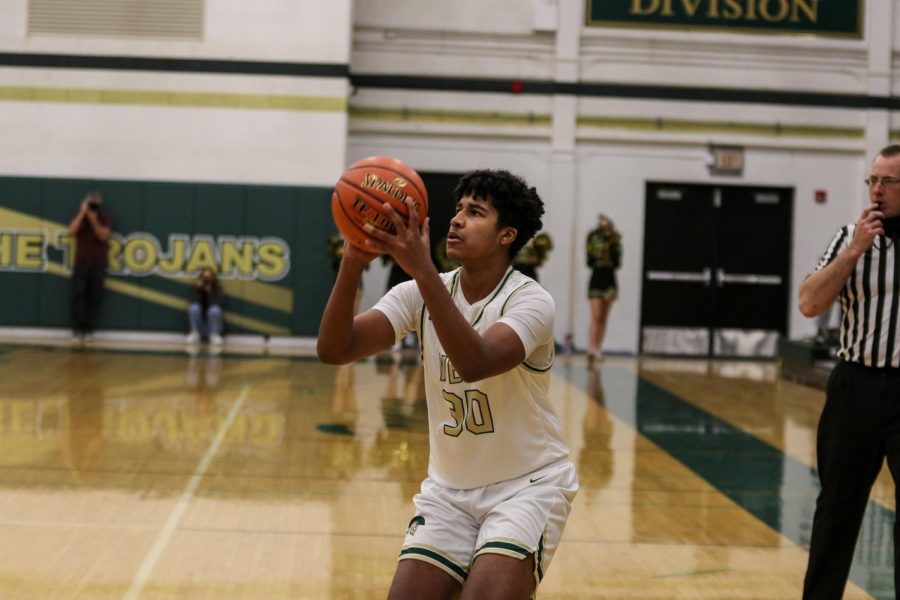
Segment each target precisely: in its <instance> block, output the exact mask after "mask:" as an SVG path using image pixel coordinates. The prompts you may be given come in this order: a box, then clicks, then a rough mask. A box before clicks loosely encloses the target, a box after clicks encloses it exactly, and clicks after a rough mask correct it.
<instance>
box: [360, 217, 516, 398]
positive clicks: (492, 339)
mask: <svg viewBox="0 0 900 600" xmlns="http://www.w3.org/2000/svg"><path fill="white" fill-rule="evenodd" d="M384 208H385V212H386V213H387V215H388V216H389V217H390V218H391V220H392V221H393V223H394V226H395V227H396V230H397V233H396V234H395V235H390V234H386V233H383V232H381V231H378V230H375V229H374V228H371V227H370V228H367V231H368V232H369V235H370V236H371V237H373V238H375V239H374V240H371V239H370V240H367V242H366V243H367V244H369V247H371V248H372V249H373V251H377V252H386V253H389V254H391V255H392V256H393V257H394V259H395V260H396V261H397V262H398V263H399V264H400V266H401V267H402V268H403V270H404V271H406V272H407V273H408V274H409V275H410V277H412V278H413V279H415V281H416V284H417V285H418V288H419V292H420V293H421V294H422V299H423V300H424V301H425V305H426V306H427V307H428V314H429V316H430V317H431V321H432V324H433V325H434V330H435V333H436V334H437V336H438V339H440V341H441V346H443V348H444V352H446V353H447V357H448V358H449V359H450V362H451V363H453V368H454V369H456V372H457V373H459V375H460V377H462V378H463V380H465V381H478V380H480V379H484V378H486V377H491V376H493V375H498V374H500V373H503V372H505V371H509V370H510V369H512V368H514V367H515V366H516V365H518V364H519V363H521V362H522V361H523V360H525V346H524V345H523V344H522V340H520V339H519V336H518V335H517V334H516V332H515V331H513V330H512V329H511V328H510V327H509V326H507V325H504V324H502V323H498V324H495V325H493V326H492V327H490V328H489V329H488V330H487V331H485V332H484V335H482V334H480V333H479V332H477V331H476V330H475V329H474V328H473V327H472V326H471V325H470V324H469V322H468V321H466V319H465V317H463V315H462V313H460V312H459V309H457V308H456V304H454V302H453V299H452V298H451V297H450V294H449V292H448V291H447V287H446V286H445V285H444V282H443V280H442V279H441V277H440V275H439V274H438V272H437V269H436V268H435V266H434V263H433V262H432V261H431V252H430V245H429V238H428V219H426V220H425V222H424V223H423V224H422V226H421V227H420V226H419V222H418V215H417V213H416V211H415V210H410V211H409V222H408V223H407V222H406V221H404V220H403V219H402V218H401V217H400V215H399V214H398V213H397V212H396V211H395V210H394V209H393V208H392V207H391V206H390V205H389V204H385V205H384Z"/></svg>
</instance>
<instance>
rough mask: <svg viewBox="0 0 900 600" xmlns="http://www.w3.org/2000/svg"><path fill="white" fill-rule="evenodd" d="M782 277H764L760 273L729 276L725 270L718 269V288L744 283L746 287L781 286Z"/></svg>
mask: <svg viewBox="0 0 900 600" xmlns="http://www.w3.org/2000/svg"><path fill="white" fill-rule="evenodd" d="M781 281H782V280H781V276H780V275H762V274H759V273H742V274H740V275H738V274H729V273H726V272H725V269H722V268H718V269H716V286H717V287H722V284H725V283H742V284H746V285H781Z"/></svg>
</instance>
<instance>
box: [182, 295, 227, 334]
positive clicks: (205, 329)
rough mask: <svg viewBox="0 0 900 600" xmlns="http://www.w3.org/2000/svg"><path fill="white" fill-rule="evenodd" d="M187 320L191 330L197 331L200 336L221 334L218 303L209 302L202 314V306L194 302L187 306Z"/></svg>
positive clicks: (220, 309)
mask: <svg viewBox="0 0 900 600" xmlns="http://www.w3.org/2000/svg"><path fill="white" fill-rule="evenodd" d="M188 320H189V321H190V323H191V332H192V333H193V332H197V333H199V334H200V335H201V336H202V337H206V336H208V335H222V307H221V306H219V305H218V304H210V305H209V308H207V309H206V314H203V306H202V305H201V304H200V303H199V302H194V303H192V304H191V305H190V306H189V307H188Z"/></svg>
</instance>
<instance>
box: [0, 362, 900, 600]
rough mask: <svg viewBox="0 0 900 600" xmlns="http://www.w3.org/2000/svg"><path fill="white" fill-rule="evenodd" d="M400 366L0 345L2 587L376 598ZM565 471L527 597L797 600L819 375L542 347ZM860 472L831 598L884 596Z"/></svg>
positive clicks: (398, 503)
mask: <svg viewBox="0 0 900 600" xmlns="http://www.w3.org/2000/svg"><path fill="white" fill-rule="evenodd" d="M420 377H421V375H420V371H419V367H418V366H415V365H411V366H407V365H401V364H398V363H397V362H394V363H390V364H382V363H379V362H378V361H375V360H369V361H366V362H361V363H358V364H355V365H352V366H347V367H339V368H335V367H330V366H323V365H321V364H319V363H318V362H316V361H315V359H313V358H309V357H276V356H264V355H258V356H252V355H237V354H231V353H228V352H227V351H226V352H225V353H223V354H221V355H210V354H208V353H206V352H205V351H201V352H200V353H199V354H197V355H194V356H191V355H188V354H186V353H185V352H184V351H183V350H180V349H178V350H176V349H174V348H172V349H170V350H169V351H168V352H166V351H162V352H147V351H143V350H142V351H136V350H133V349H132V350H122V349H110V348H97V347H94V348H89V349H84V348H69V347H63V346H56V347H54V346H38V345H3V346H0V450H2V451H0V590H2V591H0V596H2V598H4V599H6V600H10V599H29V600H31V599H35V600H37V599H40V600H48V599H70V598H78V599H87V600H95V599H106V598H116V599H137V598H142V599H169V598H179V599H191V600H196V599H204V598H208V599H213V598H215V599H222V598H235V599H245V598H246V599H250V598H253V599H280V598H354V599H355V598H383V597H385V595H386V592H387V589H388V586H389V585H390V581H391V577H392V574H393V571H394V568H395V564H396V556H397V553H398V551H399V548H400V544H401V541H402V538H403V532H404V530H405V528H406V525H407V523H408V521H409V519H410V517H411V516H412V514H411V506H412V504H411V497H412V495H413V494H414V493H415V492H416V490H417V489H418V485H419V482H420V481H421V479H422V478H423V477H424V475H425V471H426V466H427V452H428V448H427V443H428V439H427V433H426V426H427V424H426V423H427V422H426V418H425V405H424V399H423V397H422V389H421V380H420ZM552 393H553V397H554V398H555V401H556V403H557V408H558V414H559V416H560V419H561V421H562V424H563V427H564V430H565V434H566V436H567V439H568V441H569V444H570V446H571V448H572V456H573V459H574V460H575V462H576V464H577V466H578V473H579V476H580V478H581V485H582V488H581V492H580V493H579V495H578V497H577V499H576V501H575V506H574V509H573V512H572V516H571V518H570V520H569V524H568V527H567V529H566V533H565V536H564V538H563V543H562V545H561V547H560V549H559V551H558V553H557V556H556V559H555V560H554V562H553V564H552V566H551V568H550V569H549V572H548V573H547V576H546V577H545V579H544V582H543V583H542V585H541V586H540V588H539V592H538V597H539V598H543V599H551V598H558V599H563V598H566V599H576V598H578V599H580V598H618V599H672V598H684V599H692V600H693V599H711V600H713V599H714V600H727V599H738V598H740V599H754V600H761V599H775V598H786V599H787V598H799V597H800V588H801V583H802V579H803V575H804V571H805V567H806V560H807V550H806V544H807V542H808V538H809V533H810V522H811V519H812V513H813V507H814V503H815V495H816V491H817V485H818V480H817V477H816V473H815V426H816V422H817V420H818V415H819V411H820V409H821V404H822V402H823V394H822V392H821V391H819V390H814V389H812V388H807V387H803V386H799V385H795V384H792V383H788V382H785V381H782V380H780V379H779V378H778V377H777V372H776V366H775V365H773V364H769V363H750V362H734V363H731V362H706V361H672V360H651V359H634V358H611V359H607V360H606V361H605V362H604V363H602V364H601V366H600V368H599V369H598V370H596V371H589V370H587V369H586V368H585V364H584V360H583V358H581V357H572V358H569V359H567V358H565V357H560V358H559V359H558V361H557V364H556V366H555V367H554V369H553V384H552ZM894 512H895V506H894V492H893V484H892V483H891V481H890V477H889V476H888V475H886V474H885V473H884V472H883V473H882V476H881V477H880V478H879V481H878V483H877V484H876V487H875V489H874V490H873V495H872V500H871V502H870V506H869V510H868V512H867V517H866V522H865V524H864V526H863V532H862V534H861V537H860V542H859V547H858V549H857V560H856V563H855V565H854V569H853V573H852V575H851V579H852V581H851V583H850V584H849V585H848V588H847V593H846V596H845V597H846V598H870V597H875V598H893V597H894V596H893V586H892V565H893V552H892V550H891V532H892V527H893V521H894Z"/></svg>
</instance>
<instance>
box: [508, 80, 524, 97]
mask: <svg viewBox="0 0 900 600" xmlns="http://www.w3.org/2000/svg"><path fill="white" fill-rule="evenodd" d="M509 89H510V91H511V92H512V93H513V94H521V93H522V91H523V90H524V89H525V84H523V83H522V82H521V81H519V80H516V81H513V82H512V83H511V84H510V85H509Z"/></svg>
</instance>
